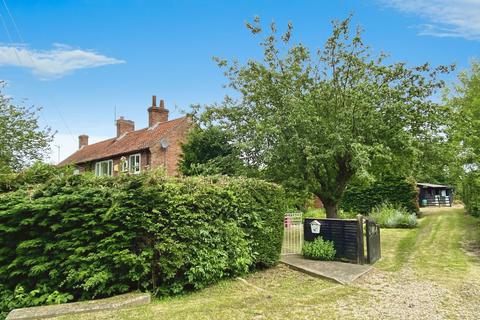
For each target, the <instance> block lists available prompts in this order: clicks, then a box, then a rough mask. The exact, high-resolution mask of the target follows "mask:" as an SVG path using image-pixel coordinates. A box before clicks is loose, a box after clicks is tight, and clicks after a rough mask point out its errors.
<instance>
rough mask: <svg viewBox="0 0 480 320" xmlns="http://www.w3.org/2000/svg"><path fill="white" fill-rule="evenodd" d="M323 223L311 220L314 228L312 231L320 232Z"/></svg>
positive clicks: (311, 227) (311, 225)
mask: <svg viewBox="0 0 480 320" xmlns="http://www.w3.org/2000/svg"><path fill="white" fill-rule="evenodd" d="M321 225H322V224H321V223H320V222H318V220H313V221H312V222H310V229H311V230H312V233H314V234H319V233H320V227H321Z"/></svg>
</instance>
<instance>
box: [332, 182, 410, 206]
mask: <svg viewBox="0 0 480 320" xmlns="http://www.w3.org/2000/svg"><path fill="white" fill-rule="evenodd" d="M384 202H390V203H392V204H394V205H399V206H402V207H404V208H405V209H407V210H408V211H409V212H415V213H417V212H419V208H418V190H417V185H416V182H415V181H414V180H413V179H406V178H399V177H388V178H384V179H383V180H381V181H376V182H375V183H374V184H372V185H368V186H363V185H349V186H348V187H347V189H346V190H345V193H344V195H343V198H342V201H341V202H340V208H341V209H343V210H345V211H350V212H357V213H361V214H368V213H369V212H370V211H371V210H372V208H374V207H375V206H378V205H381V204H382V203H384Z"/></svg>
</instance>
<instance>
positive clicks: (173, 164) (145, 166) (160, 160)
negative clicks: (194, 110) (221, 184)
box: [77, 119, 191, 176]
mask: <svg viewBox="0 0 480 320" xmlns="http://www.w3.org/2000/svg"><path fill="white" fill-rule="evenodd" d="M190 127H191V123H190V121H189V120H188V119H187V120H186V121H182V122H181V123H179V124H178V126H176V127H175V128H173V129H172V130H171V131H170V132H169V133H168V134H167V135H166V136H165V138H166V139H168V142H169V146H168V148H167V150H166V154H165V150H164V149H162V148H161V146H160V141H158V143H157V144H155V146H154V147H152V148H150V149H149V150H143V151H141V152H132V153H129V154H125V155H119V156H115V157H112V158H108V159H103V160H113V167H114V171H113V174H114V175H118V174H119V172H120V170H121V166H120V159H121V157H122V156H125V157H126V158H127V159H128V156H130V155H132V154H136V153H140V154H141V160H140V161H141V163H140V164H141V167H142V171H144V170H149V169H150V168H158V167H160V166H165V167H166V171H167V175H169V176H175V175H177V173H178V171H177V167H178V162H179V160H180V155H181V153H182V147H181V143H182V142H184V141H185V140H186V137H187V132H188V130H189V129H190ZM98 161H101V160H98ZM96 162H97V161H92V162H89V163H85V164H80V165H78V166H77V167H78V168H79V170H80V172H85V171H92V172H94V171H95V163H96ZM115 167H117V169H118V171H115Z"/></svg>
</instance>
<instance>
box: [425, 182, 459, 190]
mask: <svg viewBox="0 0 480 320" xmlns="http://www.w3.org/2000/svg"><path fill="white" fill-rule="evenodd" d="M417 186H422V187H429V188H447V189H452V187H451V186H447V185H443V184H433V183H423V182H418V183H417Z"/></svg>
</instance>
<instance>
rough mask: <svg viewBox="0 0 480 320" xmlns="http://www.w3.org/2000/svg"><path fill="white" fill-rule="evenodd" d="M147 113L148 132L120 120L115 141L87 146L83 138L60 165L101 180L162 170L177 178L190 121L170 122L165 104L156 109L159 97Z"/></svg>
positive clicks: (186, 119)
mask: <svg viewBox="0 0 480 320" xmlns="http://www.w3.org/2000/svg"><path fill="white" fill-rule="evenodd" d="M147 110H148V127H147V128H143V129H140V130H135V124H134V122H133V121H131V120H126V119H124V118H123V117H120V118H119V119H118V120H117V121H116V125H117V136H116V137H114V138H111V139H108V140H104V141H100V142H97V143H94V144H88V136H87V135H80V136H79V137H78V142H79V148H78V150H77V151H76V152H75V153H73V154H72V155H71V156H69V157H68V158H66V159H65V160H63V161H62V162H61V163H60V164H59V165H60V166H62V165H69V164H71V165H75V166H76V167H77V168H78V169H79V171H80V172H85V171H94V172H95V174H96V175H98V176H102V175H117V174H119V173H120V172H130V173H140V172H142V171H144V170H148V169H149V168H157V167H160V166H163V167H165V168H166V171H167V174H168V175H175V174H176V173H177V164H178V161H179V157H180V154H181V152H182V150H181V142H183V141H185V139H186V135H187V132H188V129H189V128H190V126H191V122H190V119H189V118H188V117H182V118H178V119H173V120H168V109H166V108H165V105H164V101H163V100H160V105H159V106H158V107H157V103H156V96H153V97H152V106H150V107H149V108H148V109H147Z"/></svg>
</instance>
